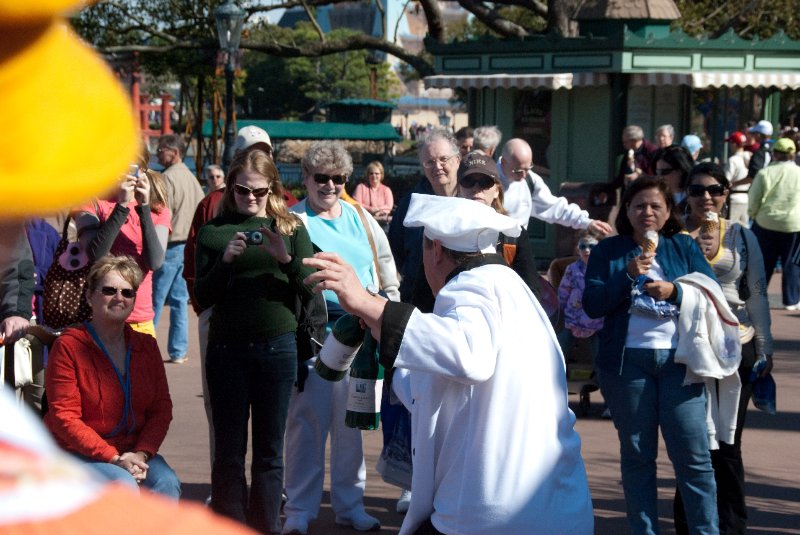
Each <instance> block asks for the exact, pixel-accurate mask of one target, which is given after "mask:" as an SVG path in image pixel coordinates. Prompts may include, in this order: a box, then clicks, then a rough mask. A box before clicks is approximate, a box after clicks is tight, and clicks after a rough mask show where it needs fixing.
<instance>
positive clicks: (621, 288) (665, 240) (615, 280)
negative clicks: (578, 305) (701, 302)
mask: <svg viewBox="0 0 800 535" xmlns="http://www.w3.org/2000/svg"><path fill="white" fill-rule="evenodd" d="M640 254H642V248H641V247H639V246H638V245H637V244H636V242H635V241H633V238H632V237H630V236H613V237H611V238H606V239H604V240H601V241H600V243H598V244H597V246H596V247H595V248H594V249H592V254H591V256H589V264H588V265H587V266H586V289H585V290H584V291H583V309H584V311H585V312H586V314H587V315H588V316H589V317H590V318H601V317H604V318H605V319H604V321H603V328H602V329H601V330H600V333H599V338H600V349H599V351H598V354H597V367H598V368H599V369H601V370H603V371H606V372H613V371H617V370H619V369H620V366H621V365H622V353H623V349H624V345H625V340H626V338H627V335H628V321H629V319H630V312H629V311H628V310H629V309H630V306H631V280H630V278H629V277H628V272H627V268H626V266H627V264H628V261H629V260H630V259H631V258H633V257H634V256H638V255H640ZM656 258H658V263H659V265H660V266H661V268H662V270H663V271H664V280H666V281H670V282H672V281H674V280H675V279H677V278H678V277H680V276H682V275H686V274H688V273H693V272H699V273H703V274H704V275H707V276H709V277H710V278H711V279H713V280H717V278H716V277H715V276H714V272H713V271H712V270H711V266H710V265H709V263H708V261H707V260H706V257H705V256H703V253H702V252H701V251H700V248H699V247H698V246H697V244H696V243H695V241H694V239H693V238H692V237H691V236H689V235H687V234H675V235H673V236H670V237H666V236H664V235H663V234H660V235H659V240H658V248H657V249H656ZM676 288H677V290H678V294H677V297H676V299H675V304H677V305H680V302H681V298H682V296H683V293H682V291H681V287H680V284H677V285H676Z"/></svg>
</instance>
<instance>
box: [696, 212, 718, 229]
mask: <svg viewBox="0 0 800 535" xmlns="http://www.w3.org/2000/svg"><path fill="white" fill-rule="evenodd" d="M718 230H719V216H718V215H717V214H715V213H714V212H706V213H705V215H704V216H703V223H702V225H701V227H700V233H701V234H713V233H715V232H717V231H718Z"/></svg>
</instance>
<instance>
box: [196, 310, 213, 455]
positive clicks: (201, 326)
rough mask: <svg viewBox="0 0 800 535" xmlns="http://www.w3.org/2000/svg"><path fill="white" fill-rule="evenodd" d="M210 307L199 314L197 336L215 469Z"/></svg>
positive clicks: (204, 404)
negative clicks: (208, 361) (209, 358)
mask: <svg viewBox="0 0 800 535" xmlns="http://www.w3.org/2000/svg"><path fill="white" fill-rule="evenodd" d="M213 309H214V307H209V308H207V309H205V310H204V311H202V312H201V313H200V315H199V316H197V337H198V338H199V339H200V378H201V383H202V385H203V406H204V407H205V409H206V419H207V420H208V449H209V453H210V454H211V459H210V461H211V469H212V470H213V469H214V421H213V420H212V419H211V399H210V398H209V397H208V381H207V380H206V352H207V351H208V324H209V320H210V319H211V311H212V310H213Z"/></svg>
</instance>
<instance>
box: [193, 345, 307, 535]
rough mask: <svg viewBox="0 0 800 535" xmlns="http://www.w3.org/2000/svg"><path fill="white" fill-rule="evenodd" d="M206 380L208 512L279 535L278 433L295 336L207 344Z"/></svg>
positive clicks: (283, 418)
mask: <svg viewBox="0 0 800 535" xmlns="http://www.w3.org/2000/svg"><path fill="white" fill-rule="evenodd" d="M205 372H206V379H207V381H208V393H209V397H210V400H211V413H212V419H213V420H214V439H215V441H216V449H215V452H214V467H213V468H212V470H211V506H212V508H213V510H214V512H216V513H219V514H222V515H224V516H227V517H229V518H233V519H234V520H238V521H239V522H242V523H246V524H247V525H249V526H250V527H252V528H253V529H255V530H257V531H260V532H261V533H280V531H281V520H280V506H281V492H282V489H283V435H284V431H285V430H286V415H287V412H288V410H289V397H290V395H291V392H292V386H293V385H294V381H295V378H296V374H297V344H296V342H295V333H293V332H292V333H287V334H284V335H280V336H276V337H275V338H271V339H270V340H268V341H266V342H252V343H249V342H232V343H220V342H210V343H209V344H208V353H207V356H206V370H205ZM250 414H252V416H253V423H252V429H253V463H252V467H251V489H250V494H249V499H248V492H247V480H246V479H245V473H244V470H245V454H246V452H247V424H248V420H249V417H250Z"/></svg>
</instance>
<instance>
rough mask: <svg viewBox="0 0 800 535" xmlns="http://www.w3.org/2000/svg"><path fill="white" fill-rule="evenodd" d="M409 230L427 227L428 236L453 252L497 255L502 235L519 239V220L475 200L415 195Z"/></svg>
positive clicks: (408, 225)
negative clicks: (498, 240) (498, 243)
mask: <svg viewBox="0 0 800 535" xmlns="http://www.w3.org/2000/svg"><path fill="white" fill-rule="evenodd" d="M403 225H405V226H406V227H425V236H426V237H427V238H428V239H430V240H439V241H441V242H442V245H444V246H445V247H447V248H448V249H450V250H451V251H459V252H463V253H474V252H478V251H480V252H481V253H494V252H497V251H496V245H497V239H498V238H499V236H500V233H501V232H502V233H503V234H506V235H507V236H512V237H517V236H519V234H520V232H521V229H520V226H519V223H517V220H516V219H512V218H510V217H508V216H505V215H503V214H499V213H497V211H495V209H494V208H492V207H490V206H486V205H485V204H482V203H480V202H478V201H473V200H472V199H461V198H458V197H440V196H437V195H422V194H420V193H414V194H412V195H411V203H410V204H409V206H408V213H407V214H406V218H405V220H404V221H403Z"/></svg>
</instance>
